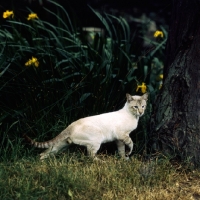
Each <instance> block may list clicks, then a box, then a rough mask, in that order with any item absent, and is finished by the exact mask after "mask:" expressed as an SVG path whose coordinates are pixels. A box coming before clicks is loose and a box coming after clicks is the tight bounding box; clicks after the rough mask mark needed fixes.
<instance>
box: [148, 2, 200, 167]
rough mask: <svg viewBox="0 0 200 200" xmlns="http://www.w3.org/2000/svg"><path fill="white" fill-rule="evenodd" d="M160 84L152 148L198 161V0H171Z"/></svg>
mask: <svg viewBox="0 0 200 200" xmlns="http://www.w3.org/2000/svg"><path fill="white" fill-rule="evenodd" d="M166 54H167V56H166V58H167V59H166V63H165V67H164V81H163V87H162V89H161V91H160V94H159V95H158V97H157V100H156V102H155V105H154V109H153V114H152V119H151V136H152V139H153V142H154V145H153V147H154V148H156V149H158V150H161V151H162V152H163V153H165V154H166V153H167V154H170V155H174V154H176V155H178V156H180V157H181V158H182V159H184V160H185V159H191V161H192V162H193V163H195V164H200V131H199V130H200V1H199V0H184V1H180V0H174V1H173V9H172V19H171V26H170V31H169V36H168V41H167V48H166Z"/></svg>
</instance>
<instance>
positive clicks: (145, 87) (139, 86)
mask: <svg viewBox="0 0 200 200" xmlns="http://www.w3.org/2000/svg"><path fill="white" fill-rule="evenodd" d="M140 88H141V92H142V93H143V94H144V93H146V91H147V86H146V84H145V83H142V85H138V86H137V88H136V92H137V91H138V90H139V89H140Z"/></svg>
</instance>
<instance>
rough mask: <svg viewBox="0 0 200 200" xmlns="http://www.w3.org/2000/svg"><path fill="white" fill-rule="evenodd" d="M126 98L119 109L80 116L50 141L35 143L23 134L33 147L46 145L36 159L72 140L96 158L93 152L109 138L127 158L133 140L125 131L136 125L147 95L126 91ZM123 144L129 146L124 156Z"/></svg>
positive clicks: (56, 150)
mask: <svg viewBox="0 0 200 200" xmlns="http://www.w3.org/2000/svg"><path fill="white" fill-rule="evenodd" d="M126 97H127V102H126V103H125V105H124V107H123V108H122V109H120V110H118V111H115V112H109V113H105V114H100V115H95V116H91V117H85V118H81V119H79V120H77V121H75V122H73V123H72V124H70V125H69V126H68V127H67V128H66V129H65V130H63V131H62V132H61V133H60V134H59V135H57V136H56V137H55V138H53V139H52V140H49V141H46V142H35V141H33V140H32V139H30V138H29V137H27V136H25V137H26V139H27V140H28V141H29V142H30V143H31V144H32V145H33V146H35V147H38V148H48V149H47V150H46V151H44V152H43V153H41V154H40V159H44V158H47V157H48V156H50V155H53V154H56V153H57V152H58V151H60V150H62V149H64V148H66V147H67V146H69V145H70V144H72V143H74V144H78V145H83V146H85V147H87V152H88V155H89V156H91V157H92V158H94V159H97V157H96V153H97V151H98V150H99V148H100V146H101V144H102V143H106V142H111V141H116V144H117V147H118V152H119V155H120V156H121V157H122V158H124V159H128V156H129V155H130V154H131V152H132V150H133V142H132V140H131V138H130V137H129V134H130V132H131V131H133V130H134V129H136V128H137V125H138V120H139V117H141V116H142V115H143V114H144V111H145V109H146V104H147V99H148V94H147V93H146V94H144V95H142V96H131V95H130V94H126ZM125 145H127V146H128V147H129V152H128V154H127V155H125Z"/></svg>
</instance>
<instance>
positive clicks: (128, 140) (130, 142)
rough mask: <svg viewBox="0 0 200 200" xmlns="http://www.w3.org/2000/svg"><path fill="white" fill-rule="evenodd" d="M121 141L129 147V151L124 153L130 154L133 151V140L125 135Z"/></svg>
mask: <svg viewBox="0 0 200 200" xmlns="http://www.w3.org/2000/svg"><path fill="white" fill-rule="evenodd" d="M123 142H124V144H125V145H127V146H128V147H129V152H128V153H127V154H126V155H128V156H130V155H131V153H132V151H133V141H132V140H131V138H130V137H129V136H125V137H124V138H123Z"/></svg>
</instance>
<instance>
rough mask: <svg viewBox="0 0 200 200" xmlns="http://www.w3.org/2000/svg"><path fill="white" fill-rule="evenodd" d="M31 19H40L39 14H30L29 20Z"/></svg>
mask: <svg viewBox="0 0 200 200" xmlns="http://www.w3.org/2000/svg"><path fill="white" fill-rule="evenodd" d="M31 19H38V16H37V14H36V13H31V14H29V15H28V18H27V20H31Z"/></svg>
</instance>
